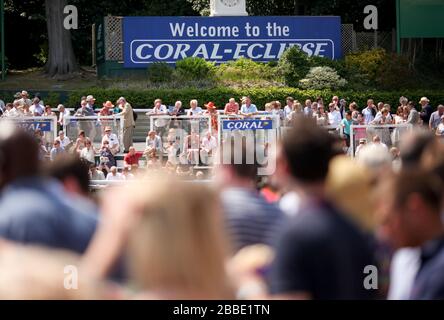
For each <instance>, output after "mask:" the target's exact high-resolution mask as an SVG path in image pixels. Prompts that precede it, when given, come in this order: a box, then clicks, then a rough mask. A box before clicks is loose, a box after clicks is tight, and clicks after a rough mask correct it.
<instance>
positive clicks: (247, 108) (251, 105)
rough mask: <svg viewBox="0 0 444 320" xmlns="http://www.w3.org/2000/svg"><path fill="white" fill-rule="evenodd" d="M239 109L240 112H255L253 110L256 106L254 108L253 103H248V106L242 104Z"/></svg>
mask: <svg viewBox="0 0 444 320" xmlns="http://www.w3.org/2000/svg"><path fill="white" fill-rule="evenodd" d="M240 111H241V112H242V113H255V112H257V108H256V105H254V104H250V106H248V107H247V105H246V104H243V105H242V106H241V110H240Z"/></svg>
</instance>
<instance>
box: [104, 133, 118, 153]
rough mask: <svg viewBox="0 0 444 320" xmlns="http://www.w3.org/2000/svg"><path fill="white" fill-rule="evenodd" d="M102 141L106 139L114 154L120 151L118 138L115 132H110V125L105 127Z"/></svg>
mask: <svg viewBox="0 0 444 320" xmlns="http://www.w3.org/2000/svg"><path fill="white" fill-rule="evenodd" d="M104 141H108V142H109V144H108V147H109V149H110V150H111V152H112V154H113V155H116V154H118V153H119V151H120V144H119V139H118V138H117V135H116V134H115V133H112V130H111V127H105V134H104V135H103V138H102V144H103V142H104Z"/></svg>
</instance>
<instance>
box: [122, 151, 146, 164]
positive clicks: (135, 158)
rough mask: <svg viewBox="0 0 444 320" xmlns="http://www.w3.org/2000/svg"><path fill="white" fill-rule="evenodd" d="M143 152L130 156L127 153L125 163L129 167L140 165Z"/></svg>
mask: <svg viewBox="0 0 444 320" xmlns="http://www.w3.org/2000/svg"><path fill="white" fill-rule="evenodd" d="M142 155H143V152H136V153H134V154H133V155H130V154H129V153H127V154H126V155H125V157H124V158H123V161H125V162H126V163H127V164H128V165H131V166H132V165H133V164H139V159H140V158H141V157H142Z"/></svg>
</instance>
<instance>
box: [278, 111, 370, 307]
mask: <svg viewBox="0 0 444 320" xmlns="http://www.w3.org/2000/svg"><path fill="white" fill-rule="evenodd" d="M278 154H279V155H278V159H277V171H276V174H277V175H278V176H281V175H282V176H288V175H290V176H291V178H292V189H293V190H294V191H296V192H297V194H298V195H299V196H300V199H301V204H300V206H299V209H298V213H297V214H296V215H295V216H294V217H293V218H292V219H291V220H290V221H288V222H287V223H286V224H285V227H284V229H283V233H282V234H281V235H280V236H279V239H278V241H277V243H276V257H275V259H274V262H273V266H272V269H271V293H272V294H274V295H276V297H280V298H289V299H322V300H325V299H327V300H329V299H370V298H372V297H373V295H374V293H375V292H374V291H372V290H367V289H365V288H364V286H363V270H364V268H365V267H366V266H368V265H374V263H375V259H374V257H373V254H372V251H371V246H370V244H369V241H368V239H367V238H366V237H365V236H364V234H363V233H362V232H361V229H359V227H358V226H357V225H355V224H354V222H353V221H352V220H350V219H349V218H348V217H346V215H345V214H344V213H342V212H341V211H340V210H339V209H338V208H336V206H335V205H334V204H333V203H332V202H331V201H330V200H328V198H327V196H326V193H325V191H326V182H325V181H326V177H327V173H328V168H329V163H330V159H332V157H334V156H335V155H336V154H337V151H336V149H335V147H334V137H333V136H332V135H330V134H329V133H328V132H327V131H326V130H323V129H322V128H319V127H317V126H314V125H313V123H311V122H310V121H307V120H306V119H305V120H303V119H301V120H300V121H298V122H297V123H296V124H295V126H294V128H292V131H291V132H288V133H287V134H286V135H285V138H284V140H283V143H282V148H281V150H280V152H279V153H278ZM325 266H329V267H328V270H329V271H328V272H325Z"/></svg>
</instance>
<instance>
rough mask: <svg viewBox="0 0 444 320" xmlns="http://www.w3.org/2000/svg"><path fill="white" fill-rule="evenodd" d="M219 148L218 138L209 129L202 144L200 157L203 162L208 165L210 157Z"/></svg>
mask: <svg viewBox="0 0 444 320" xmlns="http://www.w3.org/2000/svg"><path fill="white" fill-rule="evenodd" d="M216 149H217V139H216V138H215V137H214V136H212V135H211V132H210V131H208V132H207V134H206V135H205V137H203V138H202V144H201V146H200V159H201V161H202V163H203V164H205V165H208V164H210V163H208V162H209V159H208V158H209V157H211V156H213V154H214V152H215V151H216Z"/></svg>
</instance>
